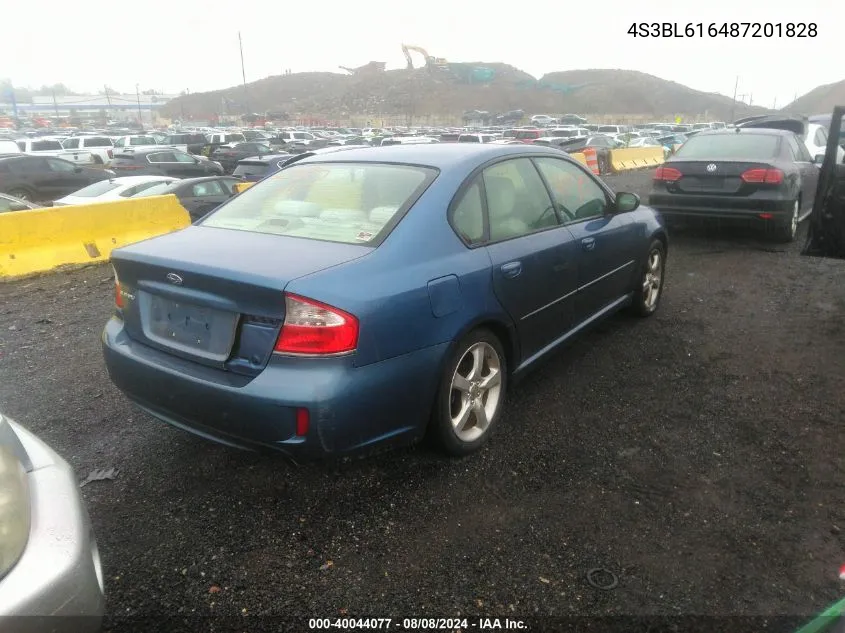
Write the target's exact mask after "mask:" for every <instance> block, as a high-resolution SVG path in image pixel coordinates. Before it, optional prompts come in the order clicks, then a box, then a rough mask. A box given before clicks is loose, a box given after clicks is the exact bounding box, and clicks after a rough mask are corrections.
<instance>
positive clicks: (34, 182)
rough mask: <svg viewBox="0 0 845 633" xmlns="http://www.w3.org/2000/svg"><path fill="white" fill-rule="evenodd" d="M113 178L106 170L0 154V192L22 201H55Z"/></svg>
mask: <svg viewBox="0 0 845 633" xmlns="http://www.w3.org/2000/svg"><path fill="white" fill-rule="evenodd" d="M114 175H115V174H114V172H113V171H111V170H108V169H98V168H92V167H82V166H81V165H74V164H73V163H71V162H68V161H66V160H63V159H61V158H52V157H49V156H32V155H30V154H0V191H2V192H5V193H8V194H9V195H10V196H14V197H16V198H20V199H22V200H28V201H36V202H41V201H46V200H55V199H56V198H61V197H62V196H66V195H67V194H69V193H71V192H73V191H77V190H79V189H81V188H82V187H84V186H86V185H90V184H91V183H94V182H98V181H100V180H106V179H108V178H112V177H114Z"/></svg>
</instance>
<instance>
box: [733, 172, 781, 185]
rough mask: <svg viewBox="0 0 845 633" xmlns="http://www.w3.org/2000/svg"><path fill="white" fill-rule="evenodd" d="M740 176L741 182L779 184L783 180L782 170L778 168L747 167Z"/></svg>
mask: <svg viewBox="0 0 845 633" xmlns="http://www.w3.org/2000/svg"><path fill="white" fill-rule="evenodd" d="M740 178H742V180H743V182H750V183H761V184H767V185H779V184H780V183H782V182H783V172H782V171H781V170H780V169H748V170H746V171H744V172H742V175H741V176H740Z"/></svg>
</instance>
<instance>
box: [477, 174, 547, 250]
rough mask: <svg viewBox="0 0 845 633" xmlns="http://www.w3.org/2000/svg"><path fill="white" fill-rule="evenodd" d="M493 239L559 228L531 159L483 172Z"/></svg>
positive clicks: (503, 238)
mask: <svg viewBox="0 0 845 633" xmlns="http://www.w3.org/2000/svg"><path fill="white" fill-rule="evenodd" d="M483 176H484V188H485V190H486V192H487V214H488V217H489V222H490V239H491V240H492V241H497V240H506V239H510V238H513V237H519V236H520V235H527V234H529V233H533V232H535V231H539V230H542V229H546V228H550V227H553V226H557V225H558V219H557V215H556V214H555V210H554V206H553V205H552V201H551V199H549V194H548V192H547V191H546V186H545V185H544V184H543V181H542V180H541V178H540V175H539V174H538V173H537V170H536V169H535V168H534V165H533V164H532V163H531V160H530V159H528V158H516V159H513V160H506V161H502V162H501V163H497V164H495V165H492V166H490V167H488V168H487V169H485V170H484V172H483Z"/></svg>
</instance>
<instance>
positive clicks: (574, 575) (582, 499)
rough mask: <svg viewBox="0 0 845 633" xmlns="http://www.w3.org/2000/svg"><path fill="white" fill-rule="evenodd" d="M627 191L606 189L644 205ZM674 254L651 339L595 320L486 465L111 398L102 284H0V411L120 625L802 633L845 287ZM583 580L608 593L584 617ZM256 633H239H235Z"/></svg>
mask: <svg viewBox="0 0 845 633" xmlns="http://www.w3.org/2000/svg"><path fill="white" fill-rule="evenodd" d="M648 178H649V174H647V173H642V172H639V173H631V174H627V175H624V176H616V177H611V178H608V181H609V182H610V183H611V185H612V186H613V187H614V188H616V189H617V190H627V191H636V192H639V193H643V194H644V193H645V192H646V191H647V188H648V184H649V183H648ZM798 250H799V246H798V244H797V243H796V244H795V245H792V246H790V247H782V246H779V245H772V244H769V243H767V242H765V241H764V240H762V239H760V238H759V237H758V236H756V235H755V234H753V233H747V232H742V231H736V230H733V231H728V230H707V231H700V230H696V231H692V230H688V231H679V232H677V233H673V235H672V243H671V246H670V255H669V270H668V277H667V279H668V281H667V283H666V286H665V296H664V299H663V304H662V306H661V309H660V311H659V312H658V314H657V315H656V316H655V317H654V318H651V319H647V320H634V319H630V318H627V317H623V316H618V317H614V318H613V319H611V320H610V321H608V322H607V323H605V324H603V325H602V326H600V327H598V328H597V329H596V330H594V331H593V332H591V333H589V334H588V335H587V336H586V337H584V338H582V339H581V340H580V341H578V342H577V343H575V344H573V345H572V346H570V347H569V348H567V349H566V350H564V351H562V352H561V353H559V354H557V355H556V356H555V357H553V358H551V359H550V360H549V361H548V362H546V363H545V364H544V366H543V367H542V368H540V369H539V370H537V371H536V372H535V373H534V374H532V375H531V376H530V377H529V378H528V379H526V380H525V381H524V382H523V383H521V384H520V385H518V386H517V387H516V388H515V389H514V390H513V392H512V393H511V397H510V399H509V404H508V407H507V411H506V414H505V416H504V418H503V419H502V421H501V424H500V426H499V428H498V432H497V434H496V436H495V437H494V438H492V442H491V443H490V444H489V445H488V447H487V448H485V449H484V450H483V451H482V452H481V453H480V454H478V455H476V456H473V457H470V458H467V459H465V460H458V461H452V460H449V459H446V458H443V457H441V456H440V455H438V454H436V453H434V452H432V451H430V450H429V449H427V448H424V447H419V448H410V449H406V450H399V451H394V452H392V453H388V454H384V455H381V456H377V457H373V458H369V459H365V460H356V461H352V462H346V463H332V464H312V465H307V466H301V467H295V466H293V465H291V464H289V463H287V462H286V461H282V460H280V459H277V458H274V457H272V456H266V455H254V454H251V453H245V452H239V451H235V450H232V449H228V448H225V447H221V446H217V445H214V444H211V443H208V442H206V441H203V440H201V439H198V438H194V437H192V436H190V435H188V434H185V433H183V432H181V431H178V430H175V429H172V428H170V427H168V426H166V425H164V424H161V423H158V422H155V421H153V420H152V419H150V418H149V417H147V416H146V415H144V414H142V413H141V412H139V411H138V410H137V409H135V408H134V407H133V406H131V405H130V404H129V402H128V401H127V400H126V399H125V398H124V397H123V396H122V395H121V394H120V393H119V392H118V391H117V390H116V389H114V388H113V387H112V386H111V384H110V382H109V380H108V378H107V376H106V372H105V369H104V366H103V362H102V358H101V353H100V342H99V334H100V331H101V328H102V326H103V324H104V323H105V321H106V319H107V318H108V316H109V314H110V312H111V303H112V279H111V274H110V269H109V268H108V267H103V266H98V267H92V268H88V269H84V270H81V271H75V272H71V273H59V274H55V275H50V276H45V277H42V278H37V279H31V280H26V281H21V282H16V283H7V284H0V316H1V317H2V318H0V410H2V411H4V412H6V413H7V414H8V415H10V416H11V417H12V418H13V419H16V420H17V421H19V422H21V423H22V424H24V425H25V426H28V427H29V428H31V429H32V430H33V431H35V432H36V433H37V434H39V435H40V436H41V437H42V438H43V439H44V440H46V441H47V442H49V443H50V444H51V445H52V446H53V447H54V448H55V449H56V450H58V451H59V452H60V453H61V454H62V455H64V456H65V457H66V458H67V459H68V460H69V461H70V462H71V464H72V465H73V466H74V467H75V469H76V471H77V473H78V474H79V476H80V478H82V477H84V476H85V475H86V474H87V473H88V472H89V471H91V470H92V469H95V468H104V467H115V468H118V469H119V470H120V472H119V475H118V476H117V478H116V479H115V480H114V481H105V482H97V483H93V484H91V485H89V486H86V487H85V488H84V489H83V492H84V495H85V498H86V500H87V502H88V506H89V509H90V512H91V515H92V519H93V523H94V527H95V531H96V533H97V537H98V541H99V544H100V550H101V554H102V558H103V561H104V567H105V576H106V590H107V595H108V603H109V615H110V616H112V617H111V619H110V620H109V623H107V630H115V631H117V630H124V629H122V628H121V624H120V623H121V622H124V623H125V622H126V621H125V620H121V619H119V618H121V617H122V616H135V615H152V614H180V615H190V614H197V615H209V614H210V615H219V616H224V615H239V614H242V613H247V614H252V615H261V614H265V615H266V614H294V613H296V614H303V615H310V616H312V617H313V616H320V617H330V616H332V617H333V616H337V615H339V614H340V615H343V614H349V615H352V616H362V615H369V616H384V615H388V614H393V615H396V614H400V615H401V614H406V615H407V614H416V615H418V616H449V617H453V616H456V615H457V614H458V613H460V614H465V615H482V614H484V615H492V616H496V615H498V616H507V615H510V616H514V615H525V616H528V615H538V614H540V615H569V614H581V615H613V614H628V615H631V614H664V615H674V614H709V615H730V614H796V613H801V614H805V613H811V612H814V611H816V610H818V609H819V608H821V607H823V606H825V605H826V604H827V603H829V602H831V601H832V600H833V599H835V598H836V597H838V595H839V594H840V593H841V590H842V588H841V586H839V581H838V580H837V579H836V571H837V569H838V566H839V564H840V563H842V562H843V536H842V534H841V530H840V528H845V506H843V497H844V496H845V495H843V493H844V492H845V490H843V482H845V462H843V450H842V441H841V438H842V425H841V419H842V413H843V410H845V329H843V319H842V315H843V310H845V284H843V272H845V262H836V261H823V260H813V259H808V258H802V257H800V256H799V255H798ZM595 567H604V568H608V569H610V570H612V571H613V572H614V573H615V574H617V576H618V579H619V584H618V586H617V587H616V588H615V589H614V590H612V591H599V590H597V589H594V588H592V587H591V586H590V585H589V584H587V582H586V580H585V574H586V572H587V571H588V570H589V569H591V568H595ZM250 630H254V629H252V628H251V629H250Z"/></svg>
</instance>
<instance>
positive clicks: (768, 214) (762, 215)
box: [758, 213, 775, 220]
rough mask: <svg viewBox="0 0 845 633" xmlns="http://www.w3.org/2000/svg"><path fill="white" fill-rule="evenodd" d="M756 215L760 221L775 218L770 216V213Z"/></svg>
mask: <svg viewBox="0 0 845 633" xmlns="http://www.w3.org/2000/svg"><path fill="white" fill-rule="evenodd" d="M758 215H759V217H760V219H761V220H771V219H772V218H774V217H775V216H774V215H772V214H771V213H760V214H758Z"/></svg>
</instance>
